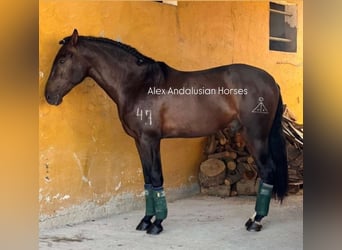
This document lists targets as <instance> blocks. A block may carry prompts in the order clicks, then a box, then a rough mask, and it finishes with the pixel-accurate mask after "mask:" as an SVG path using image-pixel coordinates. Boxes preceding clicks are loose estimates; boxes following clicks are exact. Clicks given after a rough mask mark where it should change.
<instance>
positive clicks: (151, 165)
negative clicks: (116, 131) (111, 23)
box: [45, 30, 288, 234]
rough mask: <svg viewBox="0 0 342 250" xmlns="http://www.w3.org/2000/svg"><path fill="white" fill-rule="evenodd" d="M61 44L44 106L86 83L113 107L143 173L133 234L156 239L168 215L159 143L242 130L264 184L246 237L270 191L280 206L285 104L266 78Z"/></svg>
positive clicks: (101, 45)
mask: <svg viewBox="0 0 342 250" xmlns="http://www.w3.org/2000/svg"><path fill="white" fill-rule="evenodd" d="M60 43H61V44H62V45H63V46H62V47H61V48H60V50H59V51H58V53H57V55H56V58H55V60H54V62H53V66H52V70H51V73H50V76H49V79H48V82H47V85H46V89H45V97H46V100H47V102H48V103H49V104H53V105H59V104H60V103H61V102H62V99H63V97H64V96H65V95H66V94H67V93H68V92H69V91H70V90H71V89H72V88H73V87H75V86H76V85H77V84H79V83H80V82H82V80H83V79H84V78H85V77H91V78H92V79H94V80H95V81H96V82H97V84H98V85H99V86H100V87H101V88H102V89H104V91H105V92H106V93H107V94H108V95H109V96H110V97H111V99H112V100H113V101H114V102H115V103H116V105H117V108H118V113H119V117H120V121H121V123H122V126H123V128H124V130H125V131H126V133H127V134H128V135H130V136H131V137H133V138H134V140H135V143H136V147H137V149H138V152H139V155H140V159H141V164H142V168H143V174H144V181H145V198H146V212H145V216H144V217H143V219H142V220H141V222H140V223H139V225H138V226H137V230H146V231H147V233H149V234H159V233H160V232H161V231H162V230H163V227H162V225H161V223H162V221H163V220H164V219H165V218H166V216H167V203H166V198H165V192H164V189H163V174H162V166H161V159H160V140H161V139H162V138H175V137H181V138H190V137H201V136H207V135H211V134H213V133H215V132H216V131H218V130H220V129H223V128H226V127H233V128H239V129H240V130H241V133H242V135H243V137H244V139H245V140H246V142H247V147H248V150H249V152H250V153H251V154H252V156H253V157H254V159H255V162H256V164H257V166H258V172H259V176H260V177H261V182H260V186H259V191H258V194H257V200H256V205H255V212H254V215H253V216H252V217H251V218H249V219H248V221H247V222H246V224H245V226H246V228H247V230H249V231H260V229H261V224H260V221H261V219H262V218H263V217H264V216H266V215H267V214H268V209H269V204H270V199H271V196H272V192H273V193H275V194H276V196H277V197H278V198H279V199H280V200H282V199H283V198H284V196H285V195H286V192H287V180H288V179H287V157H286V150H285V141H284V138H283V134H282V133H283V132H282V126H281V120H282V112H283V103H282V98H281V94H280V90H279V87H278V85H277V84H276V82H275V80H274V79H273V77H272V76H271V75H269V74H268V73H266V72H265V71H263V70H261V69H259V68H256V67H253V66H249V65H245V64H231V65H226V66H221V67H217V68H212V69H207V70H202V71H193V72H182V71H178V70H176V69H173V68H171V67H169V66H168V65H166V64H165V63H163V62H157V61H154V60H153V59H151V58H149V57H146V56H144V55H142V54H141V53H139V52H138V51H137V50H136V49H134V48H132V47H130V46H128V45H125V44H122V43H119V42H116V41H112V40H110V39H106V38H95V37H88V36H79V35H78V32H77V30H74V32H73V34H72V36H70V37H66V38H64V39H63V40H62V41H61V42H60ZM153 217H155V220H154V221H153V222H152V221H151V220H152V218H153Z"/></svg>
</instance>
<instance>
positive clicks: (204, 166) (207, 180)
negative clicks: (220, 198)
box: [199, 158, 226, 187]
mask: <svg viewBox="0 0 342 250" xmlns="http://www.w3.org/2000/svg"><path fill="white" fill-rule="evenodd" d="M225 176H226V165H225V164H224V162H223V161H221V160H218V159H215V158H212V159H208V160H206V161H204V162H202V163H201V165H200V171H199V181H200V184H201V185H202V186H203V187H212V186H218V185H221V184H223V183H224V178H225Z"/></svg>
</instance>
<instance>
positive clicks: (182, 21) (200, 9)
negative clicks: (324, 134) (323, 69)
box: [39, 0, 303, 224]
mask: <svg viewBox="0 0 342 250" xmlns="http://www.w3.org/2000/svg"><path fill="white" fill-rule="evenodd" d="M293 2H295V3H298V13H299V14H298V23H299V24H298V52H297V53H282V52H275V51H269V50H268V25H269V24H268V17H269V7H268V6H269V3H268V2H267V1H265V2H240V1H239V2H179V3H178V6H177V7H176V6H171V5H166V4H159V3H156V2H112V1H99V2H94V1H46V0H43V1H40V6H39V15H40V20H39V22H40V25H39V35H40V37H39V63H40V66H39V70H40V72H39V73H40V81H39V91H40V106H39V124H40V127H39V142H40V143H39V157H40V165H39V169H40V180H39V183H40V190H39V203H40V212H41V221H42V224H44V223H48V221H49V220H50V221H51V218H58V217H60V218H62V217H63V218H67V219H66V220H71V221H79V220H82V219H87V218H91V217H92V216H102V215H104V214H106V213H113V212H118V211H122V210H123V209H130V208H133V207H136V206H139V204H141V200H142V195H141V192H142V188H143V176H142V170H141V166H140V162H139V158H138V154H137V151H136V149H135V145H134V141H133V140H132V139H131V138H130V137H128V136H127V135H126V134H125V133H124V131H123V129H122V127H121V124H120V122H119V120H118V114H117V111H116V106H115V104H114V103H113V102H112V101H111V100H110V99H109V98H108V97H107V96H106V94H105V93H104V92H103V91H102V90H101V89H100V88H99V87H98V86H97V85H96V84H95V82H94V81H92V80H90V79H89V80H86V81H85V82H84V83H83V84H81V85H79V86H78V87H76V88H75V89H74V90H73V91H72V92H70V93H69V94H68V96H67V97H66V98H64V101H63V104H62V105H60V106H58V107H54V106H49V105H48V104H47V103H46V101H45V99H44V95H43V93H44V86H45V83H46V80H47V77H48V74H49V70H50V67H51V64H52V61H53V58H54V56H55V54H56V52H57V50H58V48H59V47H60V45H58V41H59V40H60V39H62V38H63V37H65V36H68V35H71V33H72V30H73V29H74V28H77V29H78V31H79V33H80V34H81V35H93V36H105V37H108V38H112V39H114V40H119V41H122V42H124V43H126V44H129V45H131V46H133V47H135V48H137V49H138V50H139V51H140V52H142V53H143V54H145V55H147V56H150V57H152V58H154V59H156V60H160V61H165V62H166V63H168V64H169V65H170V66H173V67H175V68H178V69H181V70H196V69H203V68H209V67H214V66H218V65H223V64H230V63H237V62H243V63H248V64H252V65H255V66H259V67H261V68H264V69H266V70H267V71H269V72H270V73H271V74H272V75H273V76H274V77H275V78H276V80H277V82H278V83H279V84H280V85H281V88H282V93H283V99H284V102H285V103H287V104H288V106H289V107H290V109H291V110H292V111H294V113H295V114H297V116H298V120H299V121H302V116H303V114H302V101H303V94H302V61H303V57H302V51H303V47H302V32H303V30H302V27H303V26H302V14H301V13H302V1H293ZM202 147H203V139H187V140H184V139H173V140H165V141H163V142H162V162H163V165H164V166H163V170H164V176H165V187H166V189H167V190H168V192H169V193H170V194H171V196H172V194H173V193H175V194H181V193H183V192H186V191H189V190H190V192H193V191H196V183H197V168H198V164H199V163H200V161H201V157H202ZM180 190H181V191H180ZM82 207H83V208H84V207H87V209H88V210H87V211H88V214H83V215H82V214H81V215H77V214H78V213H80V212H79V211H81V210H79V209H78V208H82ZM83 211H85V210H83ZM81 213H82V212H81ZM83 213H85V212H83ZM78 216H79V217H78ZM64 222H65V221H64ZM64 222H62V223H64Z"/></svg>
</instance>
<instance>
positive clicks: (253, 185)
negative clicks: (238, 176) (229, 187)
mask: <svg viewBox="0 0 342 250" xmlns="http://www.w3.org/2000/svg"><path fill="white" fill-rule="evenodd" d="M259 181H260V179H259V178H258V179H257V181H255V179H253V180H246V179H244V181H242V180H241V181H239V182H237V183H236V189H237V192H238V194H239V195H256V193H257V191H258V187H259Z"/></svg>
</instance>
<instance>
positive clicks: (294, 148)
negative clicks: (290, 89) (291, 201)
mask: <svg viewBox="0 0 342 250" xmlns="http://www.w3.org/2000/svg"><path fill="white" fill-rule="evenodd" d="M282 124H283V131H284V134H285V137H286V148H287V160H288V167H289V168H288V171H289V192H290V193H297V192H299V191H300V189H301V188H302V187H303V178H304V166H303V144H304V143H303V139H304V128H303V125H301V124H298V123H297V122H296V117H295V115H294V114H293V113H292V112H291V111H290V110H289V109H288V108H287V107H286V106H285V111H284V114H283V121H282Z"/></svg>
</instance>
